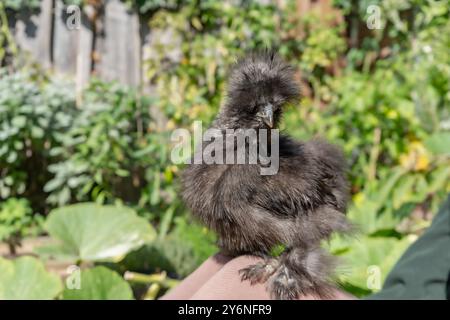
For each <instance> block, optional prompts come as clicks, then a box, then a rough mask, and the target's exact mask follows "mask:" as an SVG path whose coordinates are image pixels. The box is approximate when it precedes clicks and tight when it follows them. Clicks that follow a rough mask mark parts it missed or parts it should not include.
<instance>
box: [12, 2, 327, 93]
mask: <svg viewBox="0 0 450 320" xmlns="http://www.w3.org/2000/svg"><path fill="white" fill-rule="evenodd" d="M218 1H222V0H218ZM225 1H226V0H225ZM296 1H297V8H298V15H299V16H300V17H301V16H302V14H304V13H305V12H307V11H310V10H319V11H321V12H329V11H330V10H333V9H332V4H331V3H332V0H320V1H318V0H296ZM274 2H275V3H276V4H277V5H281V4H280V2H283V1H282V0H274ZM89 3H94V5H87V6H85V7H84V8H83V10H82V11H79V12H74V11H70V10H69V11H68V6H66V5H64V3H63V1H62V0H41V4H40V9H39V10H35V11H32V12H30V11H26V10H22V11H20V12H19V13H18V14H16V15H14V16H12V17H9V19H10V21H9V22H10V26H11V29H12V31H13V35H14V38H15V40H16V42H17V44H18V46H19V47H20V48H21V49H23V50H24V51H28V52H29V53H31V56H32V57H34V59H36V60H37V61H38V62H39V63H40V64H41V65H42V66H43V67H45V68H49V69H52V70H54V71H55V72H56V73H61V74H65V75H68V76H71V77H74V78H75V79H76V84H77V88H78V89H79V90H81V89H82V88H84V86H85V85H86V84H87V83H88V81H89V78H90V77H91V76H92V75H95V76H97V77H99V78H100V79H103V80H108V81H109V80H117V81H119V82H120V83H122V84H125V85H129V86H139V85H141V84H144V85H145V84H146V78H145V74H144V68H143V61H144V60H145V55H146V52H148V51H149V49H151V46H152V41H155V40H156V41H157V42H159V43H161V42H163V41H164V39H161V38H164V37H170V33H165V32H159V33H153V34H151V33H150V30H149V28H148V21H140V17H139V15H138V14H137V13H136V12H134V11H131V10H129V9H128V7H127V6H126V4H124V3H123V2H122V1H120V0H102V1H89ZM95 3H101V8H100V7H99V8H96V7H95ZM75 9H76V8H75ZM78 13H79V16H77V15H78ZM77 18H78V20H79V23H78V21H77ZM299 32H300V31H299ZM156 38H158V39H156ZM171 54H173V52H172V53H171ZM175 56H176V54H175ZM144 87H145V88H148V86H144Z"/></svg>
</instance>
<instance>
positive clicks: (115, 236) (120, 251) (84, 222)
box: [38, 203, 156, 261]
mask: <svg viewBox="0 0 450 320" xmlns="http://www.w3.org/2000/svg"><path fill="white" fill-rule="evenodd" d="M45 228H46V230H47V231H48V233H49V234H50V235H51V236H52V237H53V238H54V239H56V240H58V241H59V244H58V245H57V246H56V247H52V248H49V247H47V248H40V249H38V252H40V253H41V254H45V253H47V254H48V253H49V252H52V255H54V256H59V257H65V258H69V257H70V258H71V259H72V260H73V261H80V260H81V261H99V260H109V261H118V260H120V259H121V258H122V257H123V256H124V255H125V254H126V253H128V252H129V251H131V250H133V249H137V248H139V247H140V246H142V245H143V244H144V243H147V242H150V241H152V240H153V239H154V238H155V236H156V232H155V230H154V229H153V227H152V226H151V225H150V224H149V223H148V222H147V221H146V220H145V219H143V218H141V217H138V216H137V215H136V213H135V212H134V211H133V210H132V209H130V208H126V207H119V206H112V205H105V206H102V205H98V204H95V203H81V204H75V205H70V206H65V207H62V208H58V209H55V210H53V211H52V212H51V213H50V215H49V216H48V218H47V221H46V223H45ZM58 253H59V254H58Z"/></svg>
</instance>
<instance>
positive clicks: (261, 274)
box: [182, 52, 351, 299]
mask: <svg viewBox="0 0 450 320" xmlns="http://www.w3.org/2000/svg"><path fill="white" fill-rule="evenodd" d="M298 98H299V87H298V84H297V83H296V81H295V79H294V72H293V69H292V68H291V67H290V66H289V65H287V64H285V63H284V62H283V61H281V59H280V58H279V57H278V56H277V55H276V54H274V53H270V52H265V53H258V54H250V55H248V56H247V57H245V58H243V59H241V60H240V61H238V63H237V64H236V65H235V66H234V68H233V69H232V72H231V75H230V79H229V83H228V92H227V99H226V101H225V103H224V104H223V106H222V108H221V110H220V112H219V114H218V115H217V117H216V119H215V121H214V122H213V124H212V128H216V129H219V130H221V132H225V129H255V130H260V129H272V128H277V125H278V124H279V122H280V119H281V116H282V112H283V107H284V106H285V105H286V104H287V103H288V102H290V101H292V100H295V99H298ZM224 134H225V133H224ZM224 152H225V148H224ZM182 187H183V198H184V200H185V203H186V204H187V206H188V207H189V208H190V209H191V210H192V212H193V214H194V216H195V217H197V218H199V219H200V220H201V221H202V222H203V223H204V224H206V225H207V226H208V227H209V228H211V229H212V230H214V231H215V232H216V233H217V234H218V237H219V247H220V249H221V251H222V253H224V254H226V255H230V256H237V255H242V254H250V255H256V256H260V257H262V258H263V260H262V262H260V263H257V264H255V265H251V266H248V267H247V268H245V269H242V270H240V274H241V279H242V280H249V281H251V283H258V282H260V283H267V289H268V291H269V294H270V295H271V297H272V298H275V299H296V298H298V297H299V296H300V295H304V294H313V295H317V296H319V297H322V298H327V297H331V295H330V294H331V290H330V289H331V286H332V280H333V271H334V268H335V263H334V259H333V258H332V257H331V256H330V255H329V254H327V253H326V252H325V251H324V250H323V249H322V248H321V247H320V243H321V241H322V240H326V239H328V238H329V237H330V235H331V234H332V233H333V232H344V233H345V232H348V231H350V229H351V227H350V224H349V223H348V222H347V220H346V217H345V211H346V205H347V201H348V185H347V180H346V166H345V160H344V157H343V154H342V152H341V151H340V150H339V149H338V148H337V147H335V146H333V145H330V144H329V143H327V142H325V141H323V140H319V139H315V140H311V141H308V142H300V141H294V140H292V139H290V138H289V137H287V136H284V135H280V137H279V170H278V172H277V173H276V174H274V175H261V173H260V166H259V165H257V164H205V163H203V164H190V165H189V166H188V167H187V168H186V169H185V171H184V172H183V176H182ZM277 248H278V249H277ZM280 248H281V249H280ZM275 251H278V253H274V252H275Z"/></svg>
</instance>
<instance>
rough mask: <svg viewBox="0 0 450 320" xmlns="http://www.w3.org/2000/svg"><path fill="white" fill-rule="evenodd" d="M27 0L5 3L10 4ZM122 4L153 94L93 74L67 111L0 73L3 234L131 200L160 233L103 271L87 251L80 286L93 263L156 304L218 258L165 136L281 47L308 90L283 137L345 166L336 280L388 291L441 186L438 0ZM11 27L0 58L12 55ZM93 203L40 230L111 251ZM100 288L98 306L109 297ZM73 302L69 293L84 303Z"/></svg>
mask: <svg viewBox="0 0 450 320" xmlns="http://www.w3.org/2000/svg"><path fill="white" fill-rule="evenodd" d="M22 2H23V1H7V5H6V8H7V9H8V10H12V9H14V10H16V9H17V8H21V6H22ZM66 2H67V3H69V2H70V3H75V4H83V3H87V1H82V0H79V1H78V0H75V1H74V0H71V1H66ZM125 2H126V3H127V4H128V5H129V8H130V10H136V11H137V12H139V13H140V14H141V17H140V18H141V21H144V22H145V21H148V24H149V27H150V29H151V30H152V32H151V34H150V38H149V41H150V44H149V46H148V47H146V48H145V52H144V55H143V56H144V57H145V59H146V60H145V70H144V71H145V75H146V79H145V80H146V83H147V84H148V85H150V86H152V88H153V89H154V90H152V91H151V92H152V96H151V97H150V96H147V95H143V94H142V93H141V91H140V88H138V89H130V88H125V87H123V86H120V85H118V84H116V83H104V82H101V81H99V80H93V81H92V82H91V83H90V85H89V87H88V88H86V89H85V90H84V91H83V93H82V96H81V103H76V98H75V90H74V85H73V84H72V83H67V82H65V81H61V80H60V79H57V78H55V77H53V76H50V77H49V76H47V74H43V73H42V72H41V71H39V70H37V71H36V69H34V68H33V69H30V68H26V69H25V70H18V71H17V72H15V73H11V70H10V69H8V71H6V70H3V71H1V72H2V73H1V74H0V92H1V93H2V94H1V96H0V200H2V201H6V202H3V204H1V205H0V208H2V211H0V212H1V213H0V223H1V224H0V225H1V226H6V228H10V227H8V226H9V225H13V226H14V227H13V228H12V229H8V230H9V231H8V232H9V233H8V234H19V235H20V236H24V235H27V232H23V230H27V228H28V225H29V222H30V221H32V220H30V219H34V218H31V217H32V216H34V217H36V216H42V215H46V214H48V212H50V211H51V210H52V209H54V208H56V207H60V206H63V205H66V204H70V203H75V202H85V201H94V202H96V203H97V206H100V205H102V204H103V205H107V206H105V210H106V209H107V208H109V209H111V208H112V207H110V206H112V205H115V206H117V207H119V208H124V206H128V207H130V208H132V209H133V210H134V211H136V212H137V213H138V214H139V215H140V216H141V217H144V218H145V219H147V220H149V221H150V222H151V224H152V225H153V226H155V229H156V235H155V238H154V239H153V240H151V241H146V243H145V244H144V245H142V246H141V247H139V246H140V245H141V244H142V243H141V244H140V245H139V246H129V247H127V248H125V249H124V250H123V251H121V253H120V254H119V255H118V256H119V258H123V259H122V260H120V259H119V258H117V259H108V260H112V262H111V261H109V262H105V261H103V260H104V259H101V258H99V256H98V255H95V254H94V255H92V256H88V257H87V256H86V255H83V256H81V255H79V256H78V258H75V260H78V261H75V260H74V262H78V263H80V264H82V262H86V261H88V262H89V263H90V264H91V265H88V266H87V267H86V266H83V268H88V269H87V272H83V275H82V277H85V278H89V274H90V272H93V271H94V269H89V267H91V266H92V264H93V265H98V264H102V265H103V266H107V267H108V268H109V269H111V270H114V271H110V272H117V273H118V274H120V275H123V276H124V277H125V278H126V280H128V281H129V282H130V283H131V284H132V289H133V291H134V295H135V297H139V298H146V299H153V298H155V297H157V296H158V294H161V292H163V290H167V288H170V287H171V286H173V285H174V282H173V278H177V279H179V278H182V277H184V276H186V275H188V274H189V273H190V272H192V270H194V269H195V268H196V267H197V266H198V265H199V264H200V263H201V262H202V261H204V260H205V259H206V258H207V257H209V256H210V255H212V254H214V253H215V252H216V250H217V248H216V246H215V244H214V243H215V236H214V235H213V234H212V233H211V232H210V231H208V230H206V229H205V228H203V227H201V226H199V225H198V224H196V222H195V221H192V220H191V218H189V216H188V215H187V210H186V209H185V208H184V207H183V205H182V203H181V200H180V197H179V189H178V188H179V187H178V180H179V179H178V178H179V173H180V170H181V169H182V168H181V167H179V166H175V165H173V164H172V163H171V162H170V159H169V151H170V149H171V142H170V140H169V137H170V133H171V131H172V130H173V129H176V128H179V127H183V128H188V129H191V128H190V126H191V123H192V122H193V121H194V120H202V121H204V122H205V125H206V124H207V123H209V122H210V121H212V119H213V117H214V115H215V114H216V112H217V110H218V108H219V106H220V103H221V102H222V101H223V99H224V97H223V92H224V90H225V86H226V83H225V80H226V75H227V71H228V68H229V66H230V64H231V63H233V62H234V60H235V59H236V57H238V56H240V55H242V54H244V53H245V52H247V51H249V50H253V49H262V48H266V47H268V48H275V49H278V51H279V52H280V53H281V55H282V56H283V57H284V58H285V59H286V60H288V61H289V62H291V63H292V64H293V65H294V66H296V67H297V69H298V78H299V80H300V82H301V86H302V91H303V97H302V99H301V101H298V102H296V103H294V104H293V105H292V106H290V107H289V108H288V109H287V110H286V114H285V117H284V122H283V125H282V126H283V127H282V129H283V130H284V131H286V132H287V133H289V134H291V135H292V136H294V137H296V138H299V139H309V138H311V137H313V136H315V135H322V136H324V137H326V138H328V139H329V140H331V141H332V142H334V143H337V144H340V145H341V146H342V148H343V149H344V151H345V153H346V156H347V159H348V161H349V168H350V169H349V177H350V181H351V186H352V189H351V191H352V198H353V201H352V204H351V206H350V208H349V211H348V215H349V217H350V219H351V220H352V221H353V222H354V223H355V224H356V225H357V226H358V228H359V230H360V232H359V233H360V234H359V236H358V238H357V239H353V238H343V237H334V238H333V239H332V240H331V241H330V242H329V243H327V244H324V245H326V246H329V248H330V249H331V251H332V252H333V253H334V254H336V255H339V256H340V257H341V258H342V260H343V262H344V267H343V269H342V272H340V273H339V274H340V277H339V280H340V282H341V283H342V285H343V287H344V288H345V289H347V290H348V291H350V292H351V293H353V294H355V295H357V296H364V295H367V294H370V293H371V292H373V291H376V290H378V289H379V288H378V287H377V286H369V283H368V279H369V276H370V275H371V272H372V271H373V268H372V267H376V268H378V269H377V270H378V272H379V275H380V277H381V279H379V280H380V281H381V282H382V281H383V280H384V279H385V277H386V275H387V274H388V272H389V270H390V269H391V268H392V266H393V265H394V264H395V262H396V261H397V260H398V258H399V257H400V256H401V254H402V253H403V251H404V250H405V248H406V247H407V246H408V245H409V244H410V243H412V242H413V241H414V240H415V239H416V238H417V237H418V236H420V235H421V234H422V233H423V231H424V230H425V229H426V228H427V227H428V225H429V224H430V221H431V219H432V217H433V213H434V212H436V211H437V208H438V206H439V204H440V203H441V201H442V200H443V199H444V198H445V196H446V194H447V193H448V192H450V147H449V146H450V55H449V53H448V48H450V40H449V39H450V19H449V16H450V9H449V7H448V2H447V1H428V0H401V1H381V0H373V1H369V0H367V1H356V0H335V1H334V5H335V8H334V9H335V10H334V11H329V12H328V13H326V14H324V13H323V12H318V11H317V10H311V11H308V12H299V9H298V8H297V7H296V6H297V2H296V1H294V0H286V1H282V5H277V4H276V3H275V1H252V0H235V1H224V2H219V1H213V0H203V1H196V0H142V1H140V0H139V1H131V0H128V1H125ZM280 3H281V2H280ZM371 5H377V6H378V7H377V8H378V9H380V13H381V14H380V16H379V17H380V19H381V20H380V25H381V28H380V29H373V30H371V29H368V27H367V22H368V19H371V14H373V12H372V11H370V10H368V9H370V8H369V6H371ZM0 11H1V10H0ZM0 18H2V17H0ZM5 20H6V19H5V18H4V17H3V18H2V20H1V21H2V29H1V30H2V31H0V43H2V44H6V45H7V46H3V47H4V48H5V49H4V50H3V51H0V60H3V58H4V56H5V55H12V56H14V55H15V54H16V53H15V52H16V48H15V46H14V44H13V43H12V42H11V33H10V31H9V30H8V29H7V28H6V27H5V25H6V24H5V23H4V21H5ZM13 197H16V198H17V199H14V198H13ZM19 197H20V198H19ZM24 199H27V200H24ZM91 205H92V206H94V205H93V204H91ZM4 208H7V209H4ZM8 208H11V209H8ZM29 208H31V209H29ZM68 208H70V207H63V208H61V209H60V210H62V212H65V211H67V210H69V209H68ZM98 208H102V207H98ZM5 210H6V211H5ZM57 210H58V209H57ZM101 210H103V209H98V210H97V209H92V208H91V209H90V210H87V209H86V210H81V211H77V213H76V214H74V215H75V216H77V217H82V216H83V217H84V216H85V215H89V216H90V219H89V220H88V219H86V218H83V219H85V220H87V221H90V223H91V222H92V226H88V225H83V224H82V223H77V222H74V221H77V219H78V218H76V217H72V218H71V217H69V216H67V217H66V216H65V215H64V216H63V214H62V213H61V214H58V215H59V216H60V218H58V219H61V221H60V223H55V222H54V220H55V219H56V218H55V214H54V213H52V214H51V215H50V217H49V218H48V220H47V230H48V232H49V233H50V235H51V236H52V237H55V238H58V239H59V240H61V242H62V247H65V248H68V247H70V250H68V251H71V252H72V253H73V252H78V253H81V252H82V251H83V250H82V249H83V248H84V245H86V243H84V244H83V243H82V242H80V241H79V240H80V239H81V238H78V239H77V238H76V237H74V238H70V237H69V235H70V234H79V235H80V236H81V235H85V237H88V238H92V239H100V240H98V243H100V244H101V243H103V242H105V243H110V242H107V241H104V240H101V239H103V233H104V231H105V230H106V229H104V228H102V227H98V228H97V227H96V226H97V224H102V222H101V221H102V219H101V218H100V217H99V213H98V212H97V211H101ZM111 210H113V209H111ZM114 210H119V211H120V210H123V211H124V212H125V213H126V212H128V209H114ZM130 210H131V209H130ZM69 211H70V210H69ZM5 212H7V213H5ZM2 219H3V220H2ZM72 219H73V220H72ZM80 219H81V218H80ZM136 219H137V217H135V216H134V217H133V219H132V220H133V221H134V220H136ZM6 221H7V222H6ZM11 221H13V222H11ZM52 221H53V222H52ZM58 221H59V220H58ZM136 221H137V220H136ZM52 225H53V227H50V228H48V227H49V226H52ZM108 225H109V224H108V223H105V228H106V226H108ZM132 225H133V224H132ZM22 229H23V230H22ZM97 229H98V230H99V232H98V234H96V232H95V231H96V230H97ZM131 229H133V228H131ZM131 229H127V230H125V231H126V232H125V234H128V232H130V230H131ZM137 229H139V228H137ZM137 229H136V230H137ZM0 230H1V229H0ZM4 230H6V229H4ZM11 230H13V231H11ZM14 230H16V231H14ZM69 231H70V232H69ZM11 232H12V233H11ZM17 232H19V233H17ZM105 232H106V231H105ZM5 234H6V233H5ZM59 235H60V236H59ZM114 239H115V237H112V240H111V241H113V240H114ZM113 242H114V241H113ZM47 249H48V248H47ZM103 249H104V248H102V250H103ZM102 250H100V251H102ZM105 250H106V249H105ZM130 250H131V251H130ZM44 251H45V250H44ZM63 251H64V250H63ZM106 251H108V250H106ZM52 252H53V254H54V255H56V254H55V252H56V251H52V250H47V252H46V253H47V254H49V253H52ZM41 253H42V252H41ZM60 253H61V252H60ZM86 257H87V258H86ZM106 271H108V270H106ZM106 271H104V270H103V271H101V272H102V273H105V279H106V278H108V279H109V278H111V282H110V283H109V284H108V285H105V287H108V286H109V285H111V286H114V283H115V282H116V280H120V281H117V283H118V285H119V286H122V285H123V284H122V279H120V278H118V274H113V275H111V274H109V275H106V273H107V272H106ZM96 272H97V271H96ZM98 272H100V271H98ZM149 273H152V274H151V275H149ZM86 274H87V275H86ZM112 278H116V280H114V279H112ZM108 281H109V280H108ZM88 282H90V281H88ZM0 287H1V286H0ZM105 287H104V286H103V285H101V286H100V287H99V288H98V290H100V291H99V293H98V294H97V293H95V297H101V298H108V296H105V295H104V294H103V293H104V292H105V291H104V290H105V289H104V288H105ZM96 290H97V289H96ZM0 292H1V290H0ZM102 292H103V293H102ZM71 294H72V293H71ZM71 294H69V293H64V294H63V298H65V297H72V298H76V297H78V298H80V297H81V296H71ZM89 294H90V293H89ZM83 296H84V295H83ZM53 297H54V296H53ZM128 297H129V296H128V294H127V298H128Z"/></svg>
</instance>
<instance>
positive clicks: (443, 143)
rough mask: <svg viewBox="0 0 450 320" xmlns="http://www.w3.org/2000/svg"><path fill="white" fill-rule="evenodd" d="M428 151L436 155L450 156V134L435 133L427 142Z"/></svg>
mask: <svg viewBox="0 0 450 320" xmlns="http://www.w3.org/2000/svg"><path fill="white" fill-rule="evenodd" d="M425 146H426V147H427V149H428V150H429V151H430V152H431V153H433V154H436V155H439V154H445V155H450V132H440V133H435V134H433V135H431V136H430V137H428V138H427V139H426V140H425Z"/></svg>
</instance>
